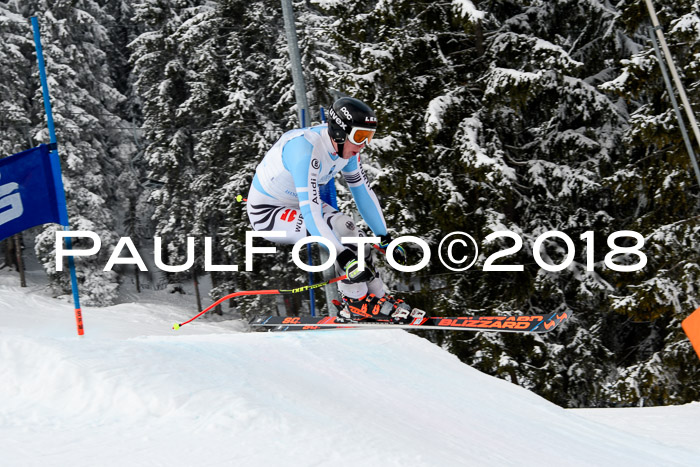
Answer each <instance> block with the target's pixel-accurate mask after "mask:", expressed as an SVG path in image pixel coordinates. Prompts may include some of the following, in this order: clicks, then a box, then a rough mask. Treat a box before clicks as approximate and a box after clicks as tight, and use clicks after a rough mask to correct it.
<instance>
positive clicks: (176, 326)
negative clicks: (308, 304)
mask: <svg viewBox="0 0 700 467" xmlns="http://www.w3.org/2000/svg"><path fill="white" fill-rule="evenodd" d="M345 278H347V275H345V274H343V275H342V276H338V277H335V278H333V279H329V280H327V281H325V282H319V283H318V284H310V285H304V286H301V287H297V288H295V289H280V290H275V289H269V290H244V291H242V292H234V293H232V294H228V295H226V296H225V297H222V298H220V299H218V300H217V301H215V302H214V303H212V304H211V305H209V306H208V307H206V308H205V309H204V310H202V311H200V312H199V313H198V314H196V315H195V316H193V317H192V318H190V319H188V320H187V321H185V322H182V323H175V324H173V329H175V330H178V329H180V328H181V327H182V326H184V325H185V324H188V323H191V322H192V321H194V320H195V319H197V318H199V317H200V316H202V315H203V314H204V313H206V312H207V311H209V310H211V309H212V308H214V307H215V306H216V305H218V304H220V303H222V302H225V301H226V300H230V299H232V298H234V297H242V296H246V295H283V294H293V293H299V292H307V291H309V290H311V289H318V288H319V287H325V286H327V285H329V284H333V283H334V282H338V281H342V280H343V279H345Z"/></svg>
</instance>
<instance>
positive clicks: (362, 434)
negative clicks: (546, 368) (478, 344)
mask: <svg viewBox="0 0 700 467" xmlns="http://www.w3.org/2000/svg"><path fill="white" fill-rule="evenodd" d="M5 279H7V277H4V278H3V277H2V276H0V401H2V403H1V404H0V453H1V454H0V458H1V459H2V462H1V463H2V465H5V466H8V465H9V466H47V465H52V466H54V465H71V466H83V465H84V466H95V465H99V466H124V465H129V466H139V465H144V466H145V465H148V466H158V465H164V466H165V465H167V466H169V467H170V466H179V465H182V466H191V465H198V466H207V465H246V466H257V465H259V466H267V465H285V466H288V465H298V466H309V465H329V466H358V465H362V466H391V465H404V466H463V465H519V466H520V465H533V466H535V465H536V466H538V467H541V466H542V465H552V466H554V465H560V466H563V465H566V466H576V465H582V466H583V465H591V466H592V465H598V466H599V465H615V466H658V465H666V466H669V465H688V466H689V465H697V461H698V459H700V451H698V450H694V449H693V448H691V447H689V446H674V445H672V444H668V443H664V442H662V441H657V440H655V439H652V438H650V437H648V436H640V435H636V434H633V433H628V432H627V431H625V430H624V428H619V427H617V428H616V427H614V426H613V425H614V423H599V422H596V421H594V420H591V418H595V417H593V416H591V415H590V414H588V415H586V414H585V413H584V412H583V411H572V410H564V409H562V408H560V407H557V406H555V405H553V404H551V403H549V402H547V401H545V400H543V399H541V398H540V397H538V396H536V395H534V394H532V393H530V392H528V391H526V390H524V389H522V388H519V387H517V386H515V385H512V384H510V383H508V382H505V381H502V380H498V379H495V378H492V377H489V376H486V375H484V374H482V373H480V372H478V371H476V370H474V369H472V368H470V367H469V366H467V365H464V364H463V363H461V362H460V361H459V360H458V359H457V358H456V357H455V356H453V355H451V354H449V353H448V352H446V351H444V350H442V349H440V348H439V347H437V346H435V345H433V344H432V343H430V342H428V341H427V340H424V339H422V338H419V337H417V336H415V335H411V334H409V333H406V332H404V331H401V330H396V331H394V330H387V331H383V330H381V331H380V330H372V331H320V332H293V333H292V332H290V333H241V332H237V331H236V329H240V328H239V327H237V326H238V324H236V323H235V322H233V323H209V322H206V321H204V320H200V321H197V322H195V323H193V324H190V325H188V326H186V327H183V328H182V329H181V330H180V331H177V332H175V331H172V330H171V329H170V326H171V325H172V323H173V322H175V321H181V320H184V319H186V318H187V317H188V316H191V314H192V312H191V310H189V311H188V310H186V309H183V308H178V307H177V306H176V305H158V304H156V303H150V304H122V305H118V306H114V307H108V308H103V309H89V310H83V313H84V319H85V333H86V334H85V336H84V337H82V338H79V337H77V336H76V333H75V329H74V326H75V325H74V322H73V316H72V313H73V312H72V307H71V306H70V304H67V303H65V302H62V301H57V300H53V299H51V298H49V297H46V296H44V295H43V294H42V293H41V291H40V290H36V289H19V288H17V287H13V286H11V285H10V283H11V281H7V280H5ZM699 407H700V406H697V405H689V406H684V407H683V408H684V409H686V412H687V413H693V414H694V415H695V416H697V415H698V412H700V410H698V408H699ZM676 409H680V408H676ZM611 410H615V409H611ZM611 410H609V411H608V412H606V413H612V411H611ZM616 410H625V409H616ZM689 418H690V417H689Z"/></svg>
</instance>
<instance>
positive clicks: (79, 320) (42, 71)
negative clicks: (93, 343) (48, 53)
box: [31, 16, 85, 336]
mask: <svg viewBox="0 0 700 467" xmlns="http://www.w3.org/2000/svg"><path fill="white" fill-rule="evenodd" d="M31 22H32V29H33V30H34V46H35V48H36V60H37V63H38V65H39V78H40V79H41V91H42V95H43V96H44V110H45V111H46V123H47V126H48V128H49V137H50V139H51V148H52V149H51V152H52V153H53V155H54V156H55V160H56V161H59V160H60V159H59V156H58V144H57V142H56V130H55V127H54V123H53V112H52V111H51V98H50V97H49V85H48V82H47V80H46V65H45V63H44V51H43V49H42V47H41V36H40V34H39V20H38V19H37V18H36V16H32V17H31ZM59 169H60V167H59ZM54 176H56V170H54ZM58 176H59V177H60V171H59V174H58ZM62 195H63V196H62V197H63V199H64V202H63V205H64V206H65V205H66V204H65V193H62ZM63 230H64V231H68V230H70V226H69V225H68V216H67V215H66V218H65V223H64V224H63ZM64 242H65V245H66V249H68V250H72V249H73V242H72V240H71V238H70V237H65V238H64ZM68 268H69V269H70V283H71V289H72V291H73V303H74V304H75V322H76V325H77V328H78V335H79V336H82V335H83V334H84V333H85V329H84V327H83V314H82V311H81V310H80V298H79V297H78V278H77V276H76V273H75V261H74V260H73V256H68Z"/></svg>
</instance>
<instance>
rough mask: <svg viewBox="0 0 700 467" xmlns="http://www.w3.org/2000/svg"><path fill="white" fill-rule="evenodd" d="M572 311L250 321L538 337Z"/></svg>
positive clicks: (282, 327)
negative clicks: (398, 319)
mask: <svg viewBox="0 0 700 467" xmlns="http://www.w3.org/2000/svg"><path fill="white" fill-rule="evenodd" d="M570 317H571V312H570V311H566V312H561V313H548V314H539V315H524V316H460V317H453V318H440V317H433V318H423V319H422V320H420V322H418V323H415V322H414V323H409V324H394V323H389V322H381V321H349V320H344V319H343V318H338V317H335V316H324V317H312V316H260V317H257V318H253V320H251V321H250V325H251V326H252V327H253V328H262V329H265V328H267V329H268V330H272V331H301V330H321V329H412V330H426V329H432V330H442V331H492V332H516V333H524V334H530V333H534V334H540V333H545V332H549V331H552V330H553V329H554V328H556V327H557V326H558V325H559V324H560V323H561V322H563V321H565V320H567V319H569V318H570Z"/></svg>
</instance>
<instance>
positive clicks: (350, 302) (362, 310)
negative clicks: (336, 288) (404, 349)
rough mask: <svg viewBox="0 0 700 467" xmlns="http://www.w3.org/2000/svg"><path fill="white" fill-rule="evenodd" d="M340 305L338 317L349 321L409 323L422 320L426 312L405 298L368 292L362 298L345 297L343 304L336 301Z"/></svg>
mask: <svg viewBox="0 0 700 467" xmlns="http://www.w3.org/2000/svg"><path fill="white" fill-rule="evenodd" d="M335 305H336V306H337V307H338V317H340V318H342V319H344V320H348V321H365V320H367V321H383V322H389V323H394V324H409V323H413V322H414V320H416V319H419V318H420V319H419V320H418V321H417V322H422V318H424V317H425V312H424V311H422V310H419V309H417V308H414V309H411V307H410V306H409V305H408V304H407V303H405V302H404V301H403V300H397V299H395V298H394V297H392V296H391V295H384V296H383V297H381V298H379V297H377V296H376V295H374V294H367V295H365V296H364V297H362V298H350V297H343V304H342V305H341V304H340V303H339V302H338V303H335Z"/></svg>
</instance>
